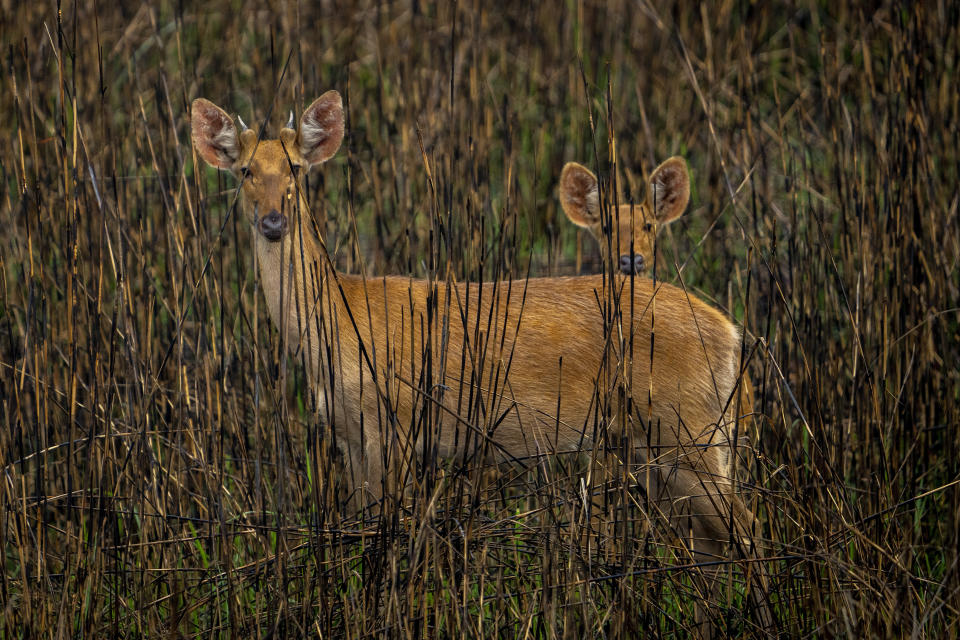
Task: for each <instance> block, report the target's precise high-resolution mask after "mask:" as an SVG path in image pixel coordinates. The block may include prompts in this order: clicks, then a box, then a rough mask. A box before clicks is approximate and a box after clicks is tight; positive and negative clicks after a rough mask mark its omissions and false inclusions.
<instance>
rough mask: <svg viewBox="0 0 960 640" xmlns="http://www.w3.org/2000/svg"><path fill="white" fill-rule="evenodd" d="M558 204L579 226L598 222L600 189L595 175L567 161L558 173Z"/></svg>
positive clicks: (592, 224) (587, 225)
mask: <svg viewBox="0 0 960 640" xmlns="http://www.w3.org/2000/svg"><path fill="white" fill-rule="evenodd" d="M560 206H561V207H563V212H564V213H566V214H567V217H568V218H570V221H571V222H573V223H574V224H575V225H578V226H581V227H592V226H594V225H596V224H598V223H599V222H600V191H599V190H598V189H597V176H595V175H593V172H592V171H590V170H589V169H587V168H586V167H584V166H583V165H580V164H577V163H576V162H568V163H567V164H566V166H565V167H563V172H562V173H561V174H560Z"/></svg>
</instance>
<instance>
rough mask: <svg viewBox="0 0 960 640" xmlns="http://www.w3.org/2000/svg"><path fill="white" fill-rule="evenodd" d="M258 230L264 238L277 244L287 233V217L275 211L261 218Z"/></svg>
mask: <svg viewBox="0 0 960 640" xmlns="http://www.w3.org/2000/svg"><path fill="white" fill-rule="evenodd" d="M257 228H258V229H259V230H260V233H261V235H263V237H264V238H266V239H267V240H269V241H270V242H277V241H279V240H280V238H282V237H283V234H285V233H286V232H287V216H285V215H282V214H281V213H280V212H279V211H277V210H276V209H274V210H273V211H271V212H270V213H268V214H267V215H265V216H263V217H262V218H260V221H259V222H258V223H257Z"/></svg>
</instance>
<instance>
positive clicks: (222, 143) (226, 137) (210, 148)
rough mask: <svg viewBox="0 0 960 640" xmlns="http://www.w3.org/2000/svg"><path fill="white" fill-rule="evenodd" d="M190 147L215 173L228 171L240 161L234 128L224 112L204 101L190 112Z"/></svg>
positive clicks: (194, 102)
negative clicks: (216, 170)
mask: <svg viewBox="0 0 960 640" xmlns="http://www.w3.org/2000/svg"><path fill="white" fill-rule="evenodd" d="M190 123H191V127H192V129H193V131H192V134H191V135H192V137H193V146H194V147H196V149H197V153H199V154H200V157H201V158H203V159H204V160H206V161H207V163H208V164H210V166H212V167H216V168H217V169H231V168H233V165H234V164H235V163H236V161H237V158H238V157H240V140H239V139H238V138H237V128H236V127H235V126H234V124H233V120H232V119H231V118H230V116H228V115H227V113H226V111H224V110H223V109H221V108H220V107H218V106H217V105H215V104H213V103H212V102H210V101H209V100H205V99H204V98H197V99H196V100H194V101H193V105H192V107H191V108H190Z"/></svg>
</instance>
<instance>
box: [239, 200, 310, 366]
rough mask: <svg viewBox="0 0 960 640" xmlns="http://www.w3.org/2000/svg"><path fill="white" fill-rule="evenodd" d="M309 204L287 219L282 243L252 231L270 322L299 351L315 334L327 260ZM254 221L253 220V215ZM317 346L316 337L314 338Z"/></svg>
mask: <svg viewBox="0 0 960 640" xmlns="http://www.w3.org/2000/svg"><path fill="white" fill-rule="evenodd" d="M308 211H309V210H308V209H307V206H306V203H305V202H303V201H302V200H301V202H300V209H299V212H298V211H293V212H291V215H289V216H288V217H287V224H288V225H289V226H288V232H287V233H286V234H284V236H283V237H282V238H281V239H280V240H279V241H275V242H274V241H270V240H268V239H267V238H265V237H264V236H263V235H262V234H261V233H260V232H259V231H258V230H257V229H256V228H254V231H253V237H254V240H253V242H254V249H255V252H256V256H257V270H258V272H259V276H260V280H259V284H260V288H261V289H262V290H263V295H264V298H265V299H266V302H267V309H268V310H269V312H270V319H271V320H272V321H273V323H274V325H275V326H276V327H277V328H279V329H280V332H281V339H282V340H283V341H284V342H285V344H286V345H287V346H288V347H291V348H296V345H297V344H298V343H300V342H301V341H302V340H303V339H304V338H305V337H306V336H307V332H310V333H313V334H315V333H316V329H315V322H312V321H311V318H316V315H317V313H319V304H320V300H321V295H320V294H321V291H322V290H323V281H324V279H325V277H326V274H327V269H328V267H327V260H326V259H325V258H324V255H323V252H322V251H321V249H320V246H319V243H318V242H317V240H316V239H315V238H314V236H313V233H312V232H311V231H309V228H308V227H309V225H308V223H307V221H306V216H307V215H309V214H308ZM251 217H253V216H252V215H251ZM313 338H314V344H316V338H317V336H316V335H313Z"/></svg>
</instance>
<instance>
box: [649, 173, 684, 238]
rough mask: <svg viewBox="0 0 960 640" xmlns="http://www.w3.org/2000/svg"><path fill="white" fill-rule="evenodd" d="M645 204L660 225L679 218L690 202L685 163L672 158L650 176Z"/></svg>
mask: <svg viewBox="0 0 960 640" xmlns="http://www.w3.org/2000/svg"><path fill="white" fill-rule="evenodd" d="M647 198H648V200H647V202H648V203H649V205H650V208H651V210H652V211H653V215H654V217H656V219H657V222H659V223H660V224H666V223H668V222H672V221H674V220H676V219H677V218H679V217H680V216H681V215H682V214H683V212H684V210H686V208H687V204H688V203H689V202H690V173H689V171H687V162H686V161H685V160H684V159H683V158H681V157H680V156H673V157H672V158H670V159H669V160H667V161H665V162H664V163H663V164H661V165H660V166H659V167H657V168H656V169H654V170H653V173H652V174H651V175H650V193H649V195H648V196H647Z"/></svg>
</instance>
